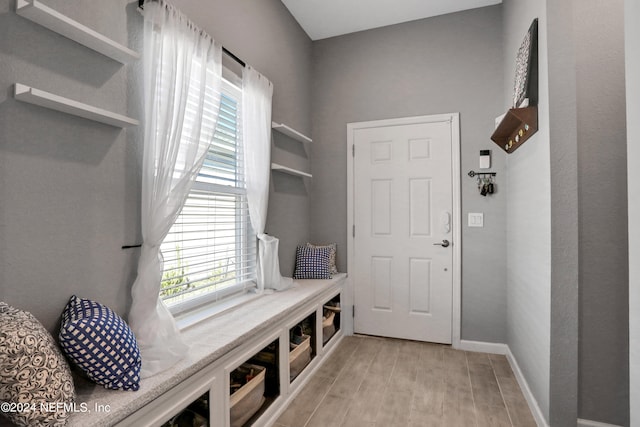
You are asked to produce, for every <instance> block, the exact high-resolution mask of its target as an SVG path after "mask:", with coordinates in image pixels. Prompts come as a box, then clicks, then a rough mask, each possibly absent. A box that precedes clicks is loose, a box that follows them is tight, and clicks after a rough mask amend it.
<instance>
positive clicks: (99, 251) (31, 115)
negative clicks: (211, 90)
mask: <svg viewBox="0 0 640 427" xmlns="http://www.w3.org/2000/svg"><path fill="white" fill-rule="evenodd" d="M44 3H45V4H46V5H48V6H51V7H52V8H54V9H56V10H59V11H60V12H62V13H65V14H67V15H68V16H70V17H71V18H73V19H75V20H77V21H79V22H81V23H83V24H85V25H87V26H90V27H91V28H94V29H95V30H97V31H99V32H102V33H103V34H105V35H107V36H108V37H111V38H113V39H114V40H116V41H118V42H120V43H123V44H125V45H129V46H130V47H132V48H135V49H138V50H140V48H141V32H142V17H141V15H140V14H139V13H138V12H137V11H136V5H137V2H135V3H134V2H131V3H130V2H129V1H127V0H119V1H109V2H104V1H98V0H90V1H89V0H47V1H45V2H44ZM174 4H175V5H176V6H177V7H178V8H180V9H181V10H183V12H184V13H185V14H186V15H188V16H189V17H191V18H192V19H193V20H194V21H195V22H196V23H197V24H198V25H200V26H201V27H202V28H204V29H205V30H206V31H207V32H209V33H210V34H211V35H212V36H213V37H214V38H215V39H216V40H217V41H219V42H221V43H222V44H223V45H225V46H226V47H227V48H229V49H230V50H231V51H233V52H234V53H236V54H237V55H238V56H239V57H241V58H242V59H244V60H245V61H246V62H247V63H249V64H251V65H253V66H254V67H255V68H256V69H258V70H259V71H260V72H262V73H263V74H265V75H266V76H267V77H268V78H269V79H270V80H271V81H272V82H273V83H274V88H275V89H274V102H273V103H274V108H273V117H274V119H275V120H278V121H282V122H285V123H287V124H289V125H290V126H293V127H294V128H297V129H299V130H300V131H302V132H305V133H310V100H309V93H310V81H309V79H310V74H311V73H310V65H311V41H310V39H309V38H308V37H307V36H306V34H305V33H304V32H303V31H302V29H301V28H300V27H299V26H298V24H297V23H296V22H295V20H294V19H293V18H292V17H291V15H290V14H289V12H288V11H287V9H286V8H285V7H284V5H283V4H282V3H281V2H280V1H279V0H262V1H260V2H253V1H249V0H242V1H238V0H218V1H215V2H209V3H208V4H207V7H203V3H202V2H198V1H195V0H176V1H174ZM14 9H15V2H14V1H10V0H0V87H1V88H2V90H1V91H0V300H3V301H6V302H7V303H9V304H12V305H15V306H17V307H20V308H23V309H26V310H29V311H31V312H33V313H34V315H36V317H38V319H40V320H41V321H42V322H43V324H44V325H45V326H46V327H47V328H48V329H50V330H54V329H55V328H56V325H57V323H58V319H59V315H60V313H61V312H62V309H63V308H64V305H65V304H66V302H67V300H68V298H69V297H70V295H71V294H73V293H76V294H78V295H80V296H82V297H88V298H94V299H97V300H100V301H101V302H103V303H105V304H107V305H109V306H111V307H112V308H113V309H114V310H116V311H117V312H118V313H120V314H122V315H126V314H127V310H128V307H129V304H130V298H131V297H130V288H131V284H132V282H133V280H134V279H135V274H136V272H135V270H136V265H137V257H138V250H136V249H133V250H122V249H121V248H120V247H121V246H122V245H126V244H135V243H139V242H140V239H141V237H140V185H141V181H140V173H141V154H142V139H141V135H140V130H139V129H137V128H133V129H128V130H124V131H122V130H118V129H115V128H112V127H109V126H106V125H102V124H97V123H93V122H90V121H87V120H84V119H80V118H76V117H72V116H69V115H66V114H62V113H57V112H54V111H50V110H47V109H44V108H40V107H36V106H32V105H29V104H24V103H20V102H17V101H15V100H14V99H13V97H12V95H11V90H12V85H13V83H15V82H16V81H17V82H21V83H24V84H28V85H33V86H34V87H37V88H41V89H43V90H48V91H51V92H55V93H58V94H60V95H63V96H67V97H70V98H73V99H77V100H79V101H84V102H87V103H90V104H94V105H97V106H100V107H103V108H106V109H111V110H113V111H116V112H120V113H128V114H129V115H131V116H134V117H138V118H139V117H141V115H142V109H141V106H140V104H139V102H138V99H139V96H140V93H139V90H140V89H139V88H140V72H141V61H140V62H139V63H136V64H133V65H128V66H123V65H121V64H119V63H116V62H114V61H112V60H110V59H108V58H106V57H103V56H102V55H100V54H97V53H94V52H92V51H90V50H88V49H87V48H85V47H83V46H80V45H77V44H76V43H74V42H72V41H70V40H67V39H65V38H63V37H61V36H58V35H56V34H54V33H52V32H50V31H48V30H46V29H44V28H42V27H40V26H38V25H36V24H34V23H32V22H30V21H27V20H25V19H23V18H21V17H19V16H17V15H16V14H15V13H14ZM280 145H282V144H280ZM287 150H289V146H288V145H287V144H284V148H281V147H278V146H277V147H275V149H274V160H278V156H288V155H290V156H292V157H294V158H295V159H296V160H297V161H299V162H300V163H305V162H306V161H307V160H306V158H305V157H304V156H305V155H304V153H300V152H299V151H296V149H291V150H289V151H293V153H292V154H289V153H288V151H287ZM283 151H284V153H283ZM298 158H300V159H298ZM273 175H275V174H273ZM274 181H275V180H274ZM290 187H296V184H295V183H294V184H291V183H290V182H286V181H285V190H286V191H285V192H278V191H277V189H275V188H274V189H273V190H272V194H271V203H270V210H269V216H268V220H267V231H268V232H270V233H271V234H274V235H276V236H280V237H281V246H280V249H281V259H282V262H281V267H282V271H283V273H285V274H289V273H290V271H291V270H292V269H293V256H294V248H295V245H296V244H297V243H298V242H303V241H305V240H306V239H307V237H308V228H309V225H308V217H309V215H308V206H309V203H308V194H307V193H306V191H302V192H301V191H297V192H292V191H289V190H288V189H289V188H290Z"/></svg>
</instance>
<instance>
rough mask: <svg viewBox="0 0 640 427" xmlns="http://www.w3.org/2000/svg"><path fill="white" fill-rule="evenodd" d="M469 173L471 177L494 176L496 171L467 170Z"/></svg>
mask: <svg viewBox="0 0 640 427" xmlns="http://www.w3.org/2000/svg"><path fill="white" fill-rule="evenodd" d="M467 175H469V176H470V177H471V178H473V177H474V176H496V175H497V173H496V172H476V171H469V173H468V174H467Z"/></svg>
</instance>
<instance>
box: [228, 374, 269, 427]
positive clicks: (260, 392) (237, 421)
mask: <svg viewBox="0 0 640 427" xmlns="http://www.w3.org/2000/svg"><path fill="white" fill-rule="evenodd" d="M251 370H253V372H254V374H255V376H254V377H253V378H252V379H251V380H249V381H248V382H247V383H246V384H245V385H243V386H242V387H241V388H240V389H239V390H237V391H236V392H234V393H233V394H232V395H231V397H230V398H229V406H230V411H229V412H230V418H231V427H241V426H242V425H244V423H246V422H247V421H248V420H249V418H251V417H252V416H253V414H255V413H256V412H258V410H259V409H260V407H261V406H262V404H263V403H264V400H265V399H264V377H265V373H266V368H264V367H263V366H258V365H251V364H249V363H244V364H242V365H241V366H240V367H238V369H236V371H240V372H241V373H242V374H245V373H246V375H248V374H250V372H251Z"/></svg>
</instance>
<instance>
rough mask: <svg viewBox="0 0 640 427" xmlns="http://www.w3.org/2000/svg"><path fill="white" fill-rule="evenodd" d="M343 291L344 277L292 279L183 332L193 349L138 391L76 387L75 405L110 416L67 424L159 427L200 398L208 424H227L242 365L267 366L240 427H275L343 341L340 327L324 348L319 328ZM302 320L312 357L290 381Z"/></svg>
mask: <svg viewBox="0 0 640 427" xmlns="http://www.w3.org/2000/svg"><path fill="white" fill-rule="evenodd" d="M347 286H348V285H347V278H346V275H345V274H339V275H336V276H335V277H334V278H333V279H330V280H297V281H296V282H295V286H294V287H292V288H291V289H288V290H286V291H283V292H276V293H273V294H265V295H262V296H260V297H258V298H256V299H254V300H252V301H249V302H246V303H244V304H243V305H240V306H238V307H237V308H235V309H232V310H233V311H232V312H229V313H224V314H221V315H218V316H214V317H212V318H210V319H206V320H203V321H201V322H200V323H197V324H195V325H192V326H191V327H189V328H187V329H185V330H183V333H182V334H183V337H184V339H185V341H186V342H188V343H190V344H191V348H190V352H189V354H188V355H187V356H186V357H185V358H184V359H183V360H182V361H180V362H179V363H178V364H177V365H176V366H174V367H172V368H170V369H168V370H166V371H165V372H162V373H160V374H157V375H154V376H153V377H150V378H145V379H143V380H142V383H141V387H140V390H139V391H137V392H135V393H117V392H113V391H112V390H106V389H104V388H102V387H99V386H98V387H91V388H83V386H82V385H81V386H80V387H76V395H77V400H78V401H80V402H86V403H87V404H88V405H89V406H90V407H93V405H94V403H100V404H102V405H108V406H109V408H110V412H108V413H101V414H95V413H91V414H89V413H77V414H73V415H72V417H71V418H70V419H69V422H68V424H67V425H68V427H76V426H78V427H80V426H82V427H98V426H104V425H110V426H117V427H134V426H135V427H137V426H140V425H144V426H155V427H162V426H165V423H167V422H168V421H170V420H172V419H176V417H177V416H180V414H181V413H182V411H187V412H188V411H193V409H194V405H195V406H197V407H200V406H201V405H200V402H199V401H200V400H202V397H203V395H205V397H204V398H205V399H206V400H207V403H208V406H209V415H210V417H209V421H208V425H209V426H216V427H231V425H232V424H231V422H232V417H231V412H232V406H234V407H235V406H236V405H238V403H237V400H238V399H237V398H238V396H236V397H233V398H232V395H233V393H232V392H231V374H232V373H233V372H234V370H236V369H237V368H238V367H240V366H242V365H244V364H247V363H248V364H253V365H261V366H263V367H265V372H264V374H265V377H264V379H265V383H264V385H265V389H264V390H265V392H264V401H261V399H260V397H261V396H260V395H259V394H260V391H258V392H257V393H258V394H257V395H256V394H255V393H256V392H253V393H254V394H253V395H252V397H251V398H250V399H253V398H256V399H255V400H257V401H258V402H259V403H260V402H261V404H260V407H259V408H258V410H257V411H256V413H255V414H252V415H251V417H250V418H249V419H248V420H247V421H246V422H245V423H244V424H242V427H248V426H252V427H264V426H268V425H273V423H274V422H275V420H277V419H278V417H279V416H280V414H281V413H282V412H283V411H284V410H285V409H286V406H287V404H288V403H289V402H290V401H291V400H292V399H294V398H295V396H296V395H297V394H298V393H299V392H300V390H301V389H302V387H303V386H304V385H305V384H306V383H307V382H308V381H309V379H310V378H311V375H312V374H313V372H314V371H316V370H317V369H318V368H319V367H320V366H321V365H322V363H324V361H326V360H327V356H329V354H330V353H331V352H332V351H333V349H335V347H336V345H337V344H338V343H339V342H340V340H341V339H342V337H343V329H341V328H338V330H337V331H336V333H335V334H334V335H333V337H332V338H331V339H330V340H329V341H327V342H326V343H324V344H323V339H322V329H320V328H321V326H320V324H321V322H322V313H323V311H324V306H325V305H327V303H328V302H330V301H336V300H339V299H340V298H341V296H342V295H343V292H345V287H347ZM301 322H306V323H307V324H309V323H310V324H311V328H310V329H312V330H313V332H312V335H311V338H310V341H309V346H310V347H311V349H312V358H311V361H310V362H309V363H308V364H306V366H304V367H303V368H301V370H300V371H299V372H297V376H295V378H294V379H291V377H290V363H291V362H290V361H291V348H290V332H291V329H292V328H295V327H296V325H298V324H300V323H301ZM306 330H307V331H308V330H309V327H308V326H307V327H306ZM314 335H315V336H314ZM265 353H266V354H265ZM269 353H271V354H272V355H273V356H270V355H269ZM294 356H295V354H294ZM254 375H255V372H254ZM88 386H89V385H88V384H85V385H84V387H88ZM250 388H251V387H250ZM249 391H252V390H249ZM250 406H251V405H250ZM242 421H244V420H242ZM235 426H236V425H235V424H234V427H235Z"/></svg>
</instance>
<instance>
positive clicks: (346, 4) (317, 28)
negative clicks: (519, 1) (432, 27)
mask: <svg viewBox="0 0 640 427" xmlns="http://www.w3.org/2000/svg"><path fill="white" fill-rule="evenodd" d="M282 3H284V5H285V6H286V7H287V8H288V9H289V11H290V12H291V14H292V15H293V16H294V18H295V19H296V20H297V21H298V22H299V23H300V25H301V26H302V28H304V30H305V31H306V32H307V34H308V35H309V37H311V39H312V40H320V39H325V38H327V37H333V36H339V35H342V34H348V33H354V32H356V31H362V30H368V29H371V28H377V27H384V26H386V25H392V24H399V23H401V22H408V21H414V20H416V19H422V18H428V17H430V16H437V15H444V14H446V13H452V12H459V11H461V10H466V9H475V8H477V7H483V6H490V5H493V4H498V3H502V0H282Z"/></svg>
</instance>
